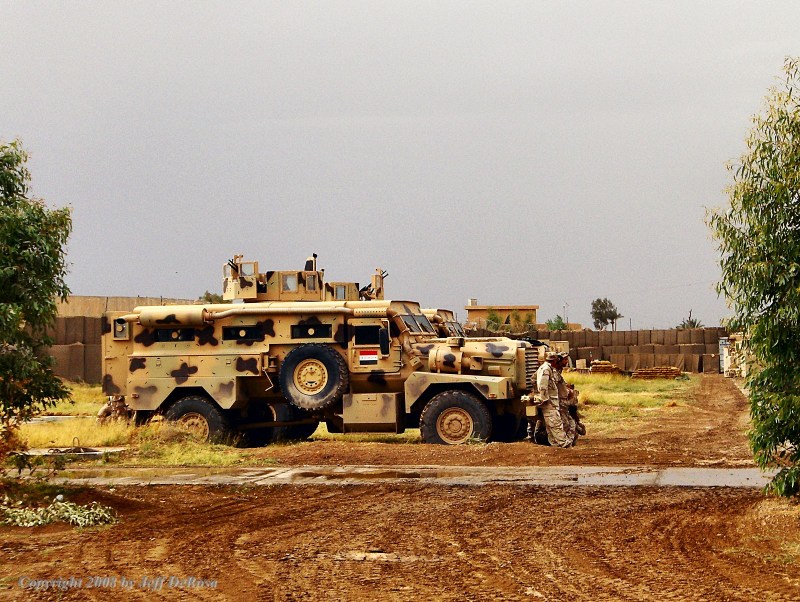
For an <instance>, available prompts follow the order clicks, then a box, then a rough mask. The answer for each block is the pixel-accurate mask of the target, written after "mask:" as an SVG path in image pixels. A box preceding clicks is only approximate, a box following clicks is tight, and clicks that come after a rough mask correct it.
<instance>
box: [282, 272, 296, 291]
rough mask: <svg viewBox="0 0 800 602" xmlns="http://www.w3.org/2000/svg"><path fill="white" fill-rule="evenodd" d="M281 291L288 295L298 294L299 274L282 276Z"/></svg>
mask: <svg viewBox="0 0 800 602" xmlns="http://www.w3.org/2000/svg"><path fill="white" fill-rule="evenodd" d="M281 290H282V291H284V292H288V293H294V292H297V274H283V275H282V276H281Z"/></svg>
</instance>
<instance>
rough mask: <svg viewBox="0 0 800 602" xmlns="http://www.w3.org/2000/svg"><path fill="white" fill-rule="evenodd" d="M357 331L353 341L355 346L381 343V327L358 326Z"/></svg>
mask: <svg viewBox="0 0 800 602" xmlns="http://www.w3.org/2000/svg"><path fill="white" fill-rule="evenodd" d="M355 330H356V332H355V338H354V341H353V343H354V344H355V345H378V344H379V343H380V339H379V335H378V333H379V332H380V330H381V327H380V326H356V327H355Z"/></svg>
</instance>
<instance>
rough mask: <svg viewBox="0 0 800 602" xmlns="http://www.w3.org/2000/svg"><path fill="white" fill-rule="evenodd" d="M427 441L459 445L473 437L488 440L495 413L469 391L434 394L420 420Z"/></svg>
mask: <svg viewBox="0 0 800 602" xmlns="http://www.w3.org/2000/svg"><path fill="white" fill-rule="evenodd" d="M419 423H420V424H419V428H420V431H421V433H422V439H423V440H424V441H425V443H439V444H442V445H459V444H461V443H466V442H467V441H470V440H478V441H488V440H489V437H490V436H491V435H492V416H491V414H489V410H488V409H487V408H486V406H485V405H484V404H483V403H482V402H481V401H480V400H479V399H478V398H477V397H475V396H474V395H472V394H471V393H467V392H466V391H459V390H455V391H443V392H442V393H438V394H437V395H434V396H433V397H432V398H431V400H430V401H429V402H428V404H427V405H426V406H425V408H424V409H423V410H422V415H421V416H420V420H419Z"/></svg>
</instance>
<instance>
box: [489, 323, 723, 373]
mask: <svg viewBox="0 0 800 602" xmlns="http://www.w3.org/2000/svg"><path fill="white" fill-rule="evenodd" d="M473 335H474V336H496V335H497V333H492V332H490V331H485V330H481V331H478V332H476V333H473ZM504 336H508V337H510V338H514V339H519V338H531V339H538V340H540V341H567V342H568V343H569V349H570V352H569V353H570V357H571V358H572V361H573V362H576V361H577V360H586V364H587V366H588V365H590V364H591V362H592V360H607V361H610V362H612V363H614V364H616V365H617V366H619V368H620V369H621V370H623V371H625V372H633V371H634V370H637V369H639V368H655V367H658V366H675V367H676V368H680V369H681V370H683V371H685V372H706V373H715V372H719V370H720V364H719V339H720V337H726V336H728V331H727V330H726V329H725V328H692V329H677V328H674V329H671V330H617V331H605V330H601V331H597V330H531V331H529V332H527V333H521V334H508V335H504Z"/></svg>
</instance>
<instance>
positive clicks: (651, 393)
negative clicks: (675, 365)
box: [564, 372, 700, 434]
mask: <svg viewBox="0 0 800 602" xmlns="http://www.w3.org/2000/svg"><path fill="white" fill-rule="evenodd" d="M564 377H565V378H566V380H567V382H569V383H571V384H573V385H575V388H576V389H577V390H578V391H580V395H579V397H578V401H579V403H580V406H579V407H580V412H581V414H582V415H583V416H584V421H585V422H586V423H587V424H589V425H590V429H591V431H592V433H593V434H594V433H598V432H599V433H602V432H604V431H607V430H611V429H614V430H619V429H620V428H624V426H625V424H626V423H627V424H628V425H631V426H633V425H634V424H635V422H636V420H637V419H639V418H642V417H643V416H645V415H648V414H651V413H652V411H659V410H661V409H665V410H666V409H668V408H672V407H675V406H685V405H687V403H688V402H689V400H690V398H691V392H692V391H693V390H694V389H695V388H696V387H697V386H698V383H699V382H700V379H699V377H698V376H697V375H692V376H690V377H688V378H679V379H657V380H640V379H632V378H630V377H628V376H623V375H620V374H582V373H578V372H565V373H564Z"/></svg>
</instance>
